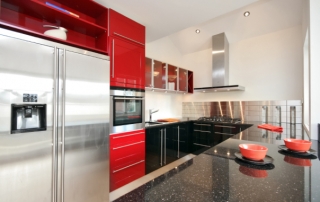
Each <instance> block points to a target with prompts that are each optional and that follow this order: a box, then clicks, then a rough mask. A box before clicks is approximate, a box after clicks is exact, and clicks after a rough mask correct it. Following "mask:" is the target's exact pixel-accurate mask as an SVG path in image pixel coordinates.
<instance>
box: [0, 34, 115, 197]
mask: <svg viewBox="0 0 320 202" xmlns="http://www.w3.org/2000/svg"><path fill="white" fill-rule="evenodd" d="M109 66H110V63H109V57H108V56H105V55H101V54H97V53H93V52H89V51H86V50H82V49H78V48H74V47H70V46H66V45H63V44H59V43H55V42H51V41H47V40H44V39H39V38H36V37H32V36H28V35H24V34H21V33H16V32H13V31H9V30H6V29H0V201H3V202H21V201H23V202H60V201H65V202H89V201H90V202H100V201H109V107H110V106H109V102H110V93H109V91H110V90H109V88H110V82H109Z"/></svg>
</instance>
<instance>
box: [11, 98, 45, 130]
mask: <svg viewBox="0 0 320 202" xmlns="http://www.w3.org/2000/svg"><path fill="white" fill-rule="evenodd" d="M46 112H47V110H46V104H11V133H25V132H34V131H42V130H46V129H47V121H46V117H47V116H46Z"/></svg>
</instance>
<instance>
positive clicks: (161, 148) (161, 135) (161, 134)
mask: <svg viewBox="0 0 320 202" xmlns="http://www.w3.org/2000/svg"><path fill="white" fill-rule="evenodd" d="M160 131H161V132H160V166H162V151H163V129H161V130H160Z"/></svg>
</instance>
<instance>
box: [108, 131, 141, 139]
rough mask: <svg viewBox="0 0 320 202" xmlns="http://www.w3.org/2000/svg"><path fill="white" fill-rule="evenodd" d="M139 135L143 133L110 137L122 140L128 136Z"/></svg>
mask: <svg viewBox="0 0 320 202" xmlns="http://www.w3.org/2000/svg"><path fill="white" fill-rule="evenodd" d="M140 134H144V132H141V133H134V134H130V135H122V136H117V137H112V139H118V138H124V137H129V136H134V135H140Z"/></svg>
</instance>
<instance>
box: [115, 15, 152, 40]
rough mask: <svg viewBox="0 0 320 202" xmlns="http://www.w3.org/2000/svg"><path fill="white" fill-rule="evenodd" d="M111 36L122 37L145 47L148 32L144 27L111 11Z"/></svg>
mask: <svg viewBox="0 0 320 202" xmlns="http://www.w3.org/2000/svg"><path fill="white" fill-rule="evenodd" d="M109 36H116V37H121V38H124V39H127V40H130V41H133V42H136V43H137V44H140V45H144V44H145V40H146V39H145V38H146V31H145V27H144V26H143V25H141V24H139V23H137V22H135V21H133V20H131V19H129V18H127V17H126V16H123V15H121V14H120V13H118V12H116V11H114V10H112V9H109Z"/></svg>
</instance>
